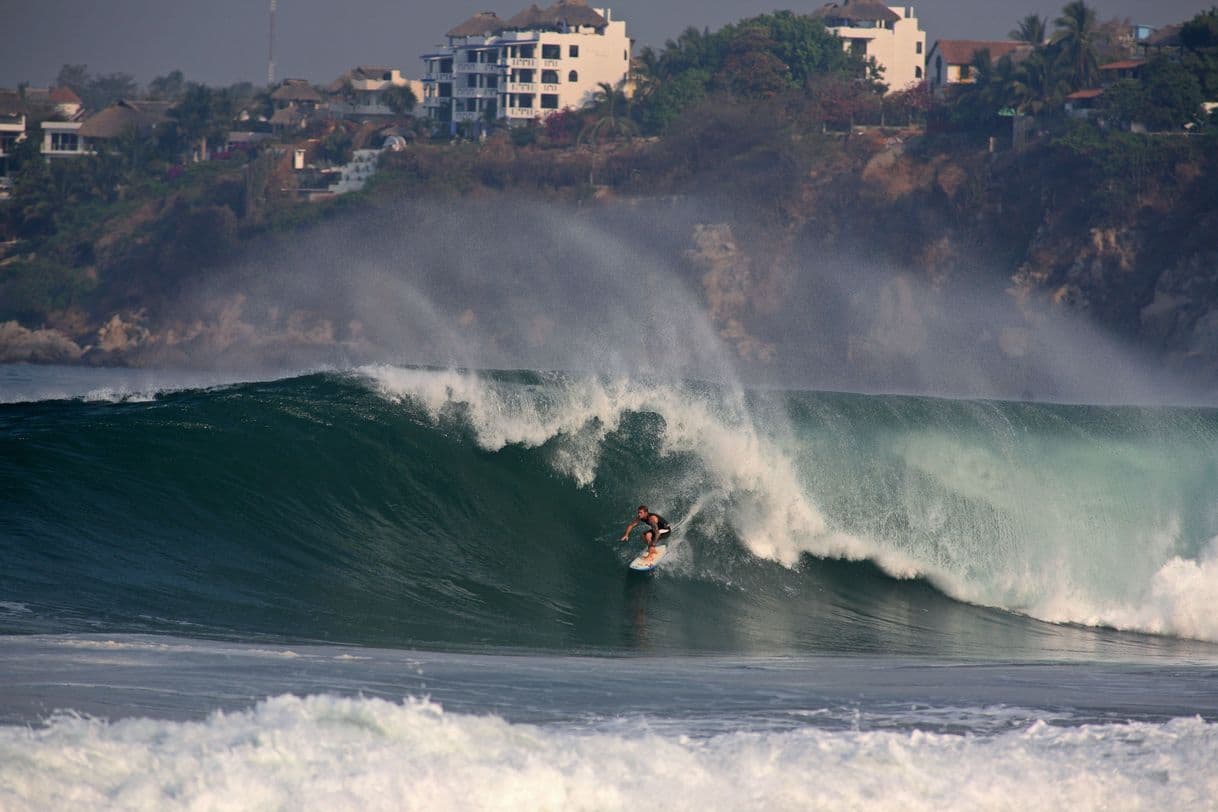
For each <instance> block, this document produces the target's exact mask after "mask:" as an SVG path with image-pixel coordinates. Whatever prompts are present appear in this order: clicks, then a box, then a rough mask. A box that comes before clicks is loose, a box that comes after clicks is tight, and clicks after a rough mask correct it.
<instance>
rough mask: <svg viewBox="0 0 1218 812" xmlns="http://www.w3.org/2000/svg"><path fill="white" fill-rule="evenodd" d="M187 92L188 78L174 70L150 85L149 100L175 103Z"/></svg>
mask: <svg viewBox="0 0 1218 812" xmlns="http://www.w3.org/2000/svg"><path fill="white" fill-rule="evenodd" d="M185 91H186V76H185V75H184V74H183V73H182V71H180V70H172V71H170V72H169V73H167V74H165V75H164V76H158V77H156V78H155V79H153V80H152V81H151V82H149V83H148V98H150V99H162V100H164V101H173V100H174V99H177V98H178V97H179V96H181V95H182V94H183V93H184V92H185Z"/></svg>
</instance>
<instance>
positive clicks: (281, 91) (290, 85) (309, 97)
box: [271, 79, 321, 102]
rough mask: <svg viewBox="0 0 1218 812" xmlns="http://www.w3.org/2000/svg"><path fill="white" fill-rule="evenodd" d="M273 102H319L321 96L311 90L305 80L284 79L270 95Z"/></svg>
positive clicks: (310, 86) (311, 87)
mask: <svg viewBox="0 0 1218 812" xmlns="http://www.w3.org/2000/svg"><path fill="white" fill-rule="evenodd" d="M271 98H272V99H274V100H275V101H311V102H320V101H321V94H320V93H318V92H317V91H316V90H314V89H313V86H312V85H311V84H309V82H308V80H307V79H284V80H283V84H281V85H280V86H279V87H277V88H275V92H274V93H272V94H271Z"/></svg>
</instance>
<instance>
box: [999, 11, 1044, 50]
mask: <svg viewBox="0 0 1218 812" xmlns="http://www.w3.org/2000/svg"><path fill="white" fill-rule="evenodd" d="M1048 32H1049V21H1048V20H1046V19H1045V18H1044V17H1042V16H1040V15H1039V14H1029V15H1028V16H1027V17H1024V18H1023V19H1022V20H1020V21H1019V26H1018V27H1017V28H1015V29H1014V30H1012V31H1011V33H1010V34H1008V36H1009V37H1010V38H1011V39H1013V40H1017V41H1019V42H1027V43H1030V44H1032V45H1035V46H1037V47H1039V46H1041V45H1044V44H1045V39H1046V37H1047V35H1048Z"/></svg>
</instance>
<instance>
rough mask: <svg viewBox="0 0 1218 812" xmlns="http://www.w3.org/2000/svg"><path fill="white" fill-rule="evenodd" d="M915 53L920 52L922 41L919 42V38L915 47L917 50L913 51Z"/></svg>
mask: <svg viewBox="0 0 1218 812" xmlns="http://www.w3.org/2000/svg"><path fill="white" fill-rule="evenodd" d="M915 53H919V54H920V53H922V42H921V40H919V41H918V47H917V50H916V51H915Z"/></svg>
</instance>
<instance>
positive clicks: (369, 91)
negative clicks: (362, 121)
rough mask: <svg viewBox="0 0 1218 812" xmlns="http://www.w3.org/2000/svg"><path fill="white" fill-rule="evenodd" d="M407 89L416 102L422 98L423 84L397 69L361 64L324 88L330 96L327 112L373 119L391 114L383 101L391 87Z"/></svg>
mask: <svg viewBox="0 0 1218 812" xmlns="http://www.w3.org/2000/svg"><path fill="white" fill-rule="evenodd" d="M395 87H405V88H410V91H411V92H412V93H414V97H415V99H416V101H417V102H418V103H420V104H421V103H422V101H423V83H422V82H419V81H417V80H412V79H407V78H406V77H405V76H402V71H401V70H399V69H398V68H382V67H376V66H372V65H360V66H359V67H357V68H352V69H351V70H349V71H347V72H346V73H344V74H343V75H342V76H340V77H338V78H337V79H335V80H334V81H333V82H331V83H330V86H329V87H327V88H326V91H327V92H328V93H329V94H330V95H331V98H330V101H329V104H328V106H329V108H330V112H331V113H333V114H334V115H336V116H340V117H342V118H374V117H387V116H392V115H394V112H393V109H392V108H391V107H390V105H389V103H388V102H387V100H386V91H388V90H389V89H390V88H395Z"/></svg>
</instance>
